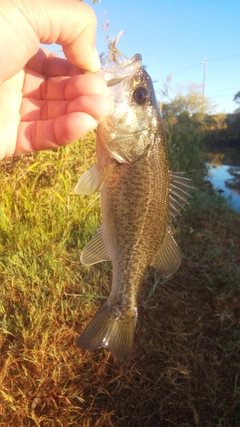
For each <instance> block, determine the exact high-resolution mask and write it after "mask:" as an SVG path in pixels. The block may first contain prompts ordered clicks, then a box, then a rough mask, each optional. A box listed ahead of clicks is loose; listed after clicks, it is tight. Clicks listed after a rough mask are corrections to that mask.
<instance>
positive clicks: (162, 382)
mask: <svg viewBox="0 0 240 427" xmlns="http://www.w3.org/2000/svg"><path fill="white" fill-rule="evenodd" d="M168 135H169V139H170V149H171V159H172V163H173V166H174V168H175V169H180V170H183V169H185V170H188V171H189V176H190V177H191V178H193V181H194V185H195V190H194V191H193V199H191V204H190V206H189V207H188V209H187V211H186V212H184V214H183V215H182V216H181V217H180V218H179V219H178V221H177V223H176V230H175V234H176V240H177V241H178V242H179V245H180V246H181V249H182V253H183V261H182V264H181V267H180V269H179V271H178V272H177V273H176V274H175V275H174V276H173V277H172V278H170V279H169V280H167V281H166V280H165V281H163V280H162V279H160V280H159V277H158V275H157V274H156V272H155V271H154V270H152V269H149V270H148V272H147V274H146V276H145V281H144V284H143V287H142V292H141V295H140V301H139V305H140V306H139V321H138V325H137V331H136V336H135V347H134V352H133V356H132V360H131V364H130V365H129V366H128V365H123V364H122V363H118V362H116V361H115V360H114V358H113V357H112V356H111V355H110V354H109V353H108V352H107V351H105V350H99V351H95V352H85V351H82V350H80V349H77V348H76V338H77V337H78V335H79V333H80V332H81V331H82V329H83V327H84V325H85V324H86V323H87V322H88V321H89V320H90V318H91V317H92V316H93V314H94V313H95V311H96V309H97V307H98V306H99V305H100V304H101V303H102V302H103V301H104V300H105V299H106V298H107V296H108V294H109V289H110V285H111V265H110V264H108V263H102V264H99V265H96V266H93V267H91V268H86V267H84V266H82V265H81V263H80V260H79V255H80V252H81V250H82V248H83V247H84V245H85V244H86V242H87V241H88V240H89V239H90V237H91V236H92V235H93V233H94V232H95V230H96V228H97V226H98V225H99V224H100V222H101V219H100V209H99V199H98V196H97V195H94V196H91V197H80V196H79V197H78V196H75V195H74V194H73V188H74V185H75V184H76V182H77V179H78V177H79V176H80V175H81V174H82V173H83V172H84V171H85V170H86V169H87V168H88V167H89V166H90V165H91V164H93V163H94V158H95V145H94V136H93V135H92V136H91V137H89V136H88V137H85V138H83V140H81V141H80V142H78V143H76V144H73V145H72V146H70V147H66V148H64V149H61V150H59V151H52V152H45V153H39V154H36V155H35V154H34V155H30V156H23V157H22V158H19V159H17V160H15V159H14V160H6V161H5V162H2V164H1V179H0V186H1V191H0V194H1V203H0V205H1V213H0V226H1V230H0V263H1V268H0V282H1V286H0V324H1V329H0V370H1V371H0V372H1V373H0V426H3V427H15V426H16V427H19V426H24V427H30V426H41V427H50V426H51V427H55V426H62V427H66V426H81V427H107V426H109V427H127V426H130V427H135V426H139V427H145V426H146V427H148V426H149V427H153V426H161V427H177V426H184V427H192V426H200V427H212V426H214V427H215V426H216V427H239V425H240V384H239V369H240V356H239V347H240V322H239V321H240V314H239V312H240V310H239V304H240V292H239V284H240V248H239V242H240V217H239V215H237V214H235V213H233V212H231V211H230V210H229V209H228V208H226V206H225V204H224V202H223V201H222V199H220V198H219V197H218V196H216V195H214V194H213V193H212V191H211V189H210V188H209V187H208V184H204V183H203V180H202V177H203V174H204V172H203V166H202V160H201V158H200V157H199V148H200V143H201V141H200V139H199V140H198V139H196V137H195V135H194V133H193V132H192V133H191V131H189V132H188V134H186V133H184V132H183V133H182V134H181V135H180V132H177V133H173V132H172V130H171V125H170V124H169V129H168ZM187 135H188V136H187Z"/></svg>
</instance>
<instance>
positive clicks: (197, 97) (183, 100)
mask: <svg viewBox="0 0 240 427" xmlns="http://www.w3.org/2000/svg"><path fill="white" fill-rule="evenodd" d="M170 81H171V77H168V79H167V82H166V83H165V84H164V88H163V90H161V91H160V92H161V95H162V102H161V109H162V112H163V115H167V116H179V115H182V114H183V113H184V115H186V114H188V115H189V116H192V115H196V114H210V113H212V112H213V111H214V109H215V108H216V105H213V102H212V99H211V98H208V97H203V95H202V85H200V84H196V83H191V84H188V85H186V86H183V85H179V86H178V87H177V89H176V90H173V89H172V88H171V87H170V84H169V83H170ZM172 93H173V96H172Z"/></svg>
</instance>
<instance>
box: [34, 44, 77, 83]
mask: <svg viewBox="0 0 240 427" xmlns="http://www.w3.org/2000/svg"><path fill="white" fill-rule="evenodd" d="M60 49H61V48H60V47H59V50H60ZM26 69H29V70H32V71H35V72H36V73H38V74H41V75H45V76H49V77H56V76H75V75H77V74H81V73H83V71H82V70H81V69H80V68H79V67H77V66H76V65H73V64H71V63H70V62H69V61H67V60H66V59H65V58H60V57H59V56H57V55H54V54H52V53H51V52H49V51H48V50H47V49H44V48H42V47H41V48H40V49H39V50H38V52H37V53H36V55H34V56H33V57H32V58H31V59H30V60H29V61H28V62H27V64H26Z"/></svg>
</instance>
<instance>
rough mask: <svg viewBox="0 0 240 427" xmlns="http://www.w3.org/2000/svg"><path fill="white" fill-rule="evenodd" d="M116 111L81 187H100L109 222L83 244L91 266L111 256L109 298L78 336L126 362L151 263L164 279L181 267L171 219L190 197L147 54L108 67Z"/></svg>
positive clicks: (102, 129)
mask: <svg viewBox="0 0 240 427" xmlns="http://www.w3.org/2000/svg"><path fill="white" fill-rule="evenodd" d="M105 73H106V74H105V78H106V80H107V82H108V86H109V91H110V95H111V96H112V98H113V102H114V111H113V113H112V114H111V115H110V116H109V117H107V118H106V119H105V120H104V121H103V122H101V123H100V124H99V126H98V129H97V143H96V145H97V147H96V151H97V164H96V165H95V166H93V167H92V168H91V169H90V170H89V171H88V172H86V173H85V174H84V175H83V176H82V177H81V178H80V180H79V182H78V184H77V186H76V188H75V191H76V192H77V193H80V194H91V193H93V192H95V191H98V190H99V189H101V210H102V226H101V227H100V229H99V230H98V232H97V234H96V235H95V236H94V237H93V238H92V240H91V241H90V242H89V243H88V244H87V246H86V247H85V248H84V249H83V252H82V254H81V260H82V262H83V263H84V264H86V265H93V264H95V263H98V262H101V261H111V262H112V270H113V280H112V286H111V292H110V296H109V298H108V300H107V301H106V303H105V304H103V306H102V307H101V308H100V310H99V311H98V312H97V313H96V315H95V316H94V318H93V319H92V320H91V322H90V323H89V324H88V325H87V327H86V328H85V329H84V331H83V332H82V334H81V336H80V337H79V339H78V341H77V345H78V347H80V348H82V349H85V350H94V349H96V348H100V347H105V348H108V349H109V351H110V352H111V353H112V354H113V355H114V356H115V357H116V358H117V359H119V360H122V361H126V362H128V361H129V360H130V357H131V353H132V348H133V341H134V331H135V326H136V321H137V315H138V313H137V303H138V294H139V290H140V288H141V285H142V281H143V277H144V274H145V271H146V269H147V267H148V266H149V265H152V266H153V267H155V268H156V269H158V271H159V273H160V274H162V276H163V277H170V276H171V275H172V274H174V273H175V271H176V270H177V269H178V267H179V265H180V261H181V257H180V251H179V248H178V246H177V243H176V242H175V240H174V238H173V234H172V219H173V218H175V216H176V215H177V214H178V213H179V211H180V210H181V209H182V208H183V206H184V205H185V203H186V201H187V198H188V189H189V186H188V182H187V179H186V178H184V177H183V176H182V174H181V173H173V172H171V171H170V166H169V158H168V149H167V142H166V137H165V131H164V125H163V120H162V118H161V114H160V111H159V108H158V103H157V100H156V97H155V94H154V89H153V85H152V81H151V78H150V76H149V75H148V74H147V72H146V71H145V70H144V68H143V66H142V61H141V56H140V55H138V54H137V55H135V56H134V57H133V58H132V59H131V60H129V61H127V62H125V63H123V64H121V65H119V66H117V67H115V68H113V69H111V70H106V71H105Z"/></svg>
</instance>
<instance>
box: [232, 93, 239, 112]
mask: <svg viewBox="0 0 240 427" xmlns="http://www.w3.org/2000/svg"><path fill="white" fill-rule="evenodd" d="M233 101H235V102H236V103H237V104H239V107H238V108H237V109H236V110H235V113H240V91H239V92H238V93H236V95H234V98H233Z"/></svg>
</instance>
